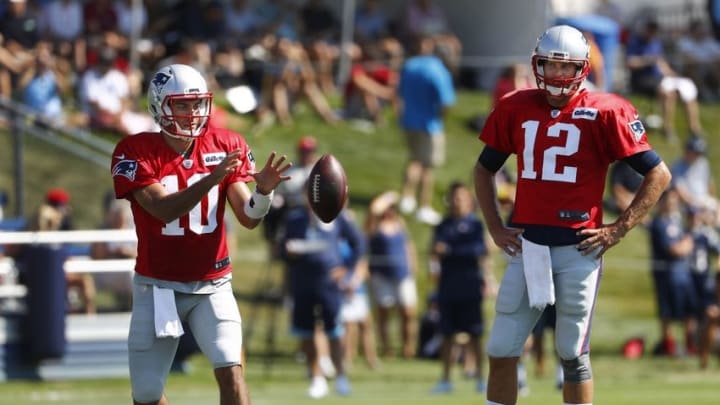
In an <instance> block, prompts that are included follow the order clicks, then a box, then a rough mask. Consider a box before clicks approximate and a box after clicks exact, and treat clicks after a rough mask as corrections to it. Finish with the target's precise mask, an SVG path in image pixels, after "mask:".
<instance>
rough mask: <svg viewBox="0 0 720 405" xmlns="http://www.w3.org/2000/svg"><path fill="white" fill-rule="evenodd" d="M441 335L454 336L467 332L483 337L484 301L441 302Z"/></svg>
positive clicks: (475, 299) (458, 300) (460, 300)
mask: <svg viewBox="0 0 720 405" xmlns="http://www.w3.org/2000/svg"><path fill="white" fill-rule="evenodd" d="M439 308H440V333H442V335H443V336H452V335H454V334H456V333H460V332H466V333H469V334H470V335H472V336H482V335H483V316H482V310H481V308H482V299H477V298H474V299H456V300H440V301H439Z"/></svg>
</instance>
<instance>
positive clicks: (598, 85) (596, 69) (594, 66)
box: [582, 31, 607, 91]
mask: <svg viewBox="0 0 720 405" xmlns="http://www.w3.org/2000/svg"><path fill="white" fill-rule="evenodd" d="M582 33H583V35H584V36H585V38H586V39H587V41H588V44H589V45H590V73H589V74H588V78H587V79H586V80H585V82H584V85H585V86H586V87H587V88H588V90H600V91H604V89H605V84H606V81H607V79H606V78H605V57H604V56H603V53H602V51H601V50H600V47H599V46H598V43H597V41H595V38H594V37H593V34H592V32H590V31H583V32H582Z"/></svg>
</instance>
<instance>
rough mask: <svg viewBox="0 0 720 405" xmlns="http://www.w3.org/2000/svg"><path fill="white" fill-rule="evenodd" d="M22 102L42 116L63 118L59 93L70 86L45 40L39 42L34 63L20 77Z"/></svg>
mask: <svg viewBox="0 0 720 405" xmlns="http://www.w3.org/2000/svg"><path fill="white" fill-rule="evenodd" d="M19 87H20V89H21V91H22V101H23V104H25V105H26V106H28V107H30V109H32V110H34V111H35V112H37V113H39V114H40V115H41V116H42V117H43V118H46V119H48V120H50V121H53V122H57V123H60V122H62V121H63V119H64V113H63V101H62V98H61V94H64V93H65V92H67V90H68V89H69V88H70V87H71V84H70V82H69V81H68V78H67V76H66V75H65V74H63V73H62V72H60V71H59V70H58V67H57V59H56V58H55V57H54V55H53V54H52V53H51V49H50V45H49V44H48V43H47V42H39V43H38V46H37V48H36V51H35V63H34V64H32V65H31V66H30V67H29V68H28V69H26V70H25V71H24V72H23V74H22V76H21V77H20V83H19Z"/></svg>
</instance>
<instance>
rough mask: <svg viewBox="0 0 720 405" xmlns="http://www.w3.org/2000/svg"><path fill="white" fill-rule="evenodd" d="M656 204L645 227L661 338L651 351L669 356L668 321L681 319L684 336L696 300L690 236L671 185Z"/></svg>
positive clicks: (673, 352) (688, 333) (673, 347)
mask: <svg viewBox="0 0 720 405" xmlns="http://www.w3.org/2000/svg"><path fill="white" fill-rule="evenodd" d="M657 208H658V211H657V213H656V214H655V216H654V217H653V219H652V222H651V223H650V227H649V231H650V243H651V245H650V247H651V251H652V277H653V282H654V286H655V297H656V300H657V307H658V315H659V317H660V336H661V340H660V342H659V343H658V344H657V345H656V346H655V348H654V349H653V354H655V355H671V356H672V355H676V354H677V347H676V343H675V339H674V338H673V334H672V324H673V323H675V322H682V323H683V326H684V329H685V336H686V339H687V338H690V337H691V336H692V335H693V334H694V331H695V330H696V323H695V314H696V311H697V309H696V308H697V305H698V303H697V296H696V294H695V291H694V289H693V285H692V278H691V276H690V255H691V253H692V250H693V238H692V235H691V234H690V233H689V232H688V231H687V228H686V226H685V223H684V219H685V218H684V217H683V211H682V210H683V207H682V205H681V203H680V198H679V196H678V193H677V191H675V190H674V189H672V188H671V189H668V190H667V191H665V193H664V194H663V196H662V197H661V198H660V201H659V202H658V207H657Z"/></svg>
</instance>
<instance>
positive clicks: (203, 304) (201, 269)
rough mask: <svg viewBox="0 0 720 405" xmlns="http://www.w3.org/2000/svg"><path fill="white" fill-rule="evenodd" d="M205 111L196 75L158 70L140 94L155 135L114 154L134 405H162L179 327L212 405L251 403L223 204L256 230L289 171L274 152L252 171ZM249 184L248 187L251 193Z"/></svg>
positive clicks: (242, 146) (128, 141) (237, 139)
mask: <svg viewBox="0 0 720 405" xmlns="http://www.w3.org/2000/svg"><path fill="white" fill-rule="evenodd" d="M211 107H212V93H210V92H208V89H207V84H206V82H205V79H204V78H203V77H202V75H201V74H200V73H199V72H197V71H196V70H195V69H193V68H192V67H190V66H186V65H179V64H174V65H169V66H166V67H163V68H162V69H160V70H159V71H158V72H156V73H155V75H154V76H153V77H152V79H151V82H150V84H149V88H148V108H149V110H150V113H151V114H152V116H153V117H154V119H155V121H156V122H157V124H158V125H159V126H160V127H161V131H160V132H145V133H140V134H137V135H133V136H129V137H126V138H123V139H122V140H121V141H120V142H119V143H118V144H117V146H116V147H115V151H114V153H113V157H112V178H113V183H114V187H115V196H116V198H126V199H128V200H130V203H131V206H132V212H133V217H134V221H135V227H136V231H137V236H138V255H137V262H136V265H135V277H134V283H133V309H132V317H131V321H130V332H129V337H128V349H129V365H130V382H131V385H132V396H133V401H134V404H158V405H166V404H168V403H169V402H168V400H167V397H166V396H165V395H164V385H165V381H166V379H167V375H168V372H169V371H170V365H171V364H172V360H173V357H174V355H175V351H176V349H177V346H178V341H179V337H180V336H181V335H182V334H183V330H182V324H181V321H186V322H187V324H189V325H190V328H191V330H192V333H193V335H194V337H195V339H196V340H197V342H198V345H199V346H200V348H201V350H202V351H203V353H204V354H205V355H206V356H207V357H208V359H209V360H210V362H211V363H212V365H213V368H214V369H215V378H216V380H217V382H218V385H219V388H220V404H221V405H230V404H233V405H239V404H249V403H250V398H249V394H248V390H247V387H246V384H245V381H244V377H243V370H242V364H241V351H242V327H241V319H240V312H239V311H238V307H237V302H236V301H235V298H234V296H233V291H232V287H231V283H230V279H231V276H232V267H231V265H230V257H229V255H228V248H227V244H226V239H225V225H224V221H223V219H224V214H225V206H226V201H229V203H230V207H231V209H232V211H233V213H234V214H235V217H236V218H237V219H238V221H239V222H240V223H241V224H242V225H243V226H244V227H246V228H248V229H252V228H255V227H256V226H257V225H258V224H259V223H260V221H261V220H262V218H263V216H264V215H265V214H266V213H267V211H268V209H269V208H270V202H271V200H272V196H273V191H274V190H275V188H276V187H277V186H278V184H280V183H281V182H283V181H285V180H288V179H289V176H287V175H286V174H285V171H286V170H287V169H288V168H289V167H290V166H291V164H290V163H288V162H286V161H285V160H286V158H285V156H281V157H276V154H275V152H273V153H271V154H270V156H269V157H268V159H267V161H266V163H265V165H264V166H263V167H262V169H261V170H259V171H258V170H256V169H255V161H254V159H253V156H252V152H251V151H250V147H249V146H248V145H247V143H245V140H244V139H243V137H242V136H240V135H239V134H236V133H234V132H231V131H229V130H227V129H221V128H216V127H213V126H212V125H210V122H209V121H208V120H209V116H210V109H211ZM248 182H255V190H254V191H251V190H250V188H249V187H248V185H247V183H248Z"/></svg>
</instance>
